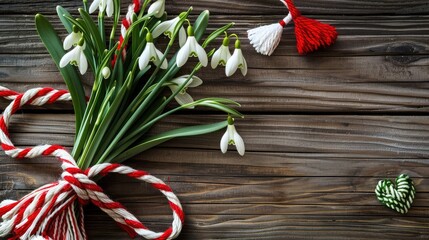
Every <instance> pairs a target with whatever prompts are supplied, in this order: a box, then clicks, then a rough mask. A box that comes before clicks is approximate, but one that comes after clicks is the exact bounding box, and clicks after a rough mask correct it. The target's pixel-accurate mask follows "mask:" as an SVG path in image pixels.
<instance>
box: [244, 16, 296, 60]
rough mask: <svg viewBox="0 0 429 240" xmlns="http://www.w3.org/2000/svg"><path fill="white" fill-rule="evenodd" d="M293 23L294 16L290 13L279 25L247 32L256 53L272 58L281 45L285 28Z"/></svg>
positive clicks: (275, 24)
mask: <svg viewBox="0 0 429 240" xmlns="http://www.w3.org/2000/svg"><path fill="white" fill-rule="evenodd" d="M290 21H292V15H291V14H290V13H289V14H288V15H287V16H286V17H285V18H284V19H283V20H281V21H280V22H278V23H274V24H270V25H266V26H261V27H257V28H254V29H250V30H248V31H247V33H248V38H249V40H250V44H252V46H253V47H254V48H255V50H256V52H258V53H260V54H263V55H268V56H271V54H273V52H274V50H275V49H276V48H277V46H278V45H279V43H280V40H281V38H282V33H283V28H284V27H285V26H286V25H287V24H288V23H289V22H290Z"/></svg>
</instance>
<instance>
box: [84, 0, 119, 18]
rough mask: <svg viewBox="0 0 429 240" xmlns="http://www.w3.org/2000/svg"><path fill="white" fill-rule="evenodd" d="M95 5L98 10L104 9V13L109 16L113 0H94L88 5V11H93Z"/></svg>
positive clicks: (112, 7) (111, 12) (111, 13)
mask: <svg viewBox="0 0 429 240" xmlns="http://www.w3.org/2000/svg"><path fill="white" fill-rule="evenodd" d="M97 7H98V9H99V11H100V12H104V10H106V14H107V16H108V17H111V16H112V15H113V10H114V6H113V0H94V1H93V2H92V3H91V5H90V6H89V13H93V12H95V10H96V9H97Z"/></svg>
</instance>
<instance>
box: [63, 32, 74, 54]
mask: <svg viewBox="0 0 429 240" xmlns="http://www.w3.org/2000/svg"><path fill="white" fill-rule="evenodd" d="M74 43H75V42H74V38H73V35H72V33H71V34H69V35H67V37H66V38H65V39H64V43H63V48H64V50H69V49H70V48H71V47H72V46H73V44H74Z"/></svg>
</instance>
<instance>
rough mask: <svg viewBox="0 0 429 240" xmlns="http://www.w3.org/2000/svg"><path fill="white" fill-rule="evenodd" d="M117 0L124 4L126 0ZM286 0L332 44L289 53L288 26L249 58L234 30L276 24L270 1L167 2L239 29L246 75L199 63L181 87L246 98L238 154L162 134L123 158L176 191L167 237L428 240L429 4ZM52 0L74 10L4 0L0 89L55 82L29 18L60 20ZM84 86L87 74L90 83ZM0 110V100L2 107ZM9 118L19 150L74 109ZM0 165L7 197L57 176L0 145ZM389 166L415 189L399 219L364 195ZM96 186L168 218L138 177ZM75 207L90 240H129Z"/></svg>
mask: <svg viewBox="0 0 429 240" xmlns="http://www.w3.org/2000/svg"><path fill="white" fill-rule="evenodd" d="M91 1H92V0H89V2H91ZM122 2H123V3H122V7H123V9H125V8H126V7H127V5H128V1H122ZM295 2H296V4H297V6H298V7H299V9H300V10H301V11H302V12H303V14H305V15H309V16H310V17H314V18H316V19H319V20H322V21H323V22H327V23H330V24H332V25H334V26H335V27H336V28H337V30H338V32H339V38H338V40H337V42H336V43H335V45H334V46H332V47H329V48H328V49H322V50H320V51H317V52H315V53H313V54H310V55H308V56H299V55H298V54H297V52H296V47H295V44H296V42H295V39H294V36H293V26H288V27H286V29H285V32H284V36H283V38H282V41H281V43H280V45H279V47H278V49H277V50H276V52H275V53H274V54H273V56H271V57H264V56H261V55H258V54H256V53H255V52H254V50H253V49H252V47H251V46H250V44H249V42H248V40H247V39H246V37H245V36H246V31H247V30H248V29H250V28H253V27H256V26H260V25H264V24H270V23H273V22H276V21H277V20H278V19H281V18H283V17H284V15H285V14H286V13H287V10H286V9H285V8H284V6H283V5H282V4H281V3H280V2H279V1H278V0H269V1H260V0H246V1H242V0H229V1H221V0H192V1H191V0H183V1H177V0H167V3H168V5H167V11H168V12H169V14H170V15H175V14H177V13H179V12H181V11H183V10H185V9H187V8H188V6H190V5H193V7H194V12H193V14H192V16H191V19H195V17H196V15H195V14H197V13H198V12H200V11H202V10H203V9H210V11H211V13H212V17H211V24H210V25H209V29H211V30H213V29H215V28H218V27H220V26H222V25H224V24H226V23H228V22H231V21H234V22H235V23H236V24H235V26H234V32H236V33H237V34H238V35H239V36H241V37H242V48H243V50H244V53H245V55H246V58H247V59H248V65H249V73H248V75H247V76H246V77H242V76H240V75H238V74H237V75H235V76H234V77H233V78H226V77H225V76H224V73H223V69H220V70H215V71H213V70H211V69H204V70H203V71H202V72H200V73H199V74H198V75H199V76H200V77H202V78H203V79H204V85H202V86H201V87H199V88H196V89H191V90H190V91H189V92H190V93H191V94H192V95H193V96H194V98H197V99H198V98H203V97H207V96H220V97H228V98H231V99H234V100H236V101H239V102H240V103H241V104H242V107H241V108H240V110H241V111H243V112H244V113H246V117H245V119H239V120H237V129H238V131H239V132H240V134H241V135H242V136H243V138H244V139H245V141H246V156H245V157H239V156H238V154H236V153H235V152H234V148H233V147H231V149H230V151H229V152H228V153H227V154H222V153H221V152H220V151H219V149H218V148H219V147H218V145H219V139H220V137H221V135H222V134H223V132H222V131H220V132H217V133H213V134H209V135H205V136H200V137H198V138H183V139H176V140H173V141H171V142H168V143H165V144H163V145H161V146H160V147H157V148H155V149H152V150H149V151H147V152H145V153H144V154H142V155H140V156H136V157H134V158H133V159H132V160H129V161H128V162H127V163H126V164H127V165H130V166H132V167H134V168H138V169H143V170H146V171H149V172H151V173H152V174H154V175H156V176H158V177H160V178H161V179H163V180H164V181H165V182H167V183H168V184H169V185H171V187H172V188H173V189H174V191H175V192H176V193H177V194H178V196H179V198H180V199H181V201H182V203H183V204H184V209H185V213H186V224H185V227H184V229H183V232H182V234H181V235H180V237H179V239H249V240H251V239H258V240H259V239H326V240H337V239H338V240H342V239H350V240H360V239H401V240H407V239H412V240H414V239H429V227H428V221H429V216H428V212H429V77H428V76H429V67H428V66H429V27H428V26H429V3H428V1H427V0H411V1H402V0H401V1H400V0H389V1H385V0H374V1H370V0H360V1H355V0H354V1H345V0H330V1H324V0H311V1H298V0H296V1H295ZM57 4H60V5H62V6H64V7H66V8H67V9H69V10H71V12H72V13H73V14H77V11H76V9H77V7H80V6H81V1H75V0H73V1H72V0H62V1H53V0H44V1H23V0H15V1H6V0H0V85H2V86H6V87H10V88H12V89H14V90H18V91H25V90H27V89H29V88H33V87H40V86H52V87H55V88H65V85H64V84H63V81H62V80H61V76H60V75H59V73H58V70H57V69H56V67H55V66H54V65H53V63H52V61H51V60H50V58H49V56H48V54H47V52H46V50H45V49H44V47H43V45H42V43H41V41H40V40H39V38H38V36H37V34H36V31H35V27H34V15H35V14H36V13H38V12H41V13H43V14H45V15H46V16H47V17H48V19H50V20H51V21H52V23H53V25H54V27H55V28H57V29H59V30H60V29H62V27H61V25H60V23H59V21H58V19H57V16H56V13H55V6H56V5H57ZM94 16H95V15H94ZM107 25H109V23H107ZM60 35H61V37H64V31H62V30H60ZM163 44H165V41H164V40H161V41H160V42H158V43H157V46H159V47H160V48H163V47H164V45H163ZM219 44H220V42H219V41H217V42H216V43H215V44H213V47H217V45H219ZM187 70H188V69H184V70H183V71H182V73H186V72H187ZM90 79H91V76H90V75H89V76H87V77H86V78H85V79H84V84H85V86H86V89H87V91H89V89H90V86H91V81H90ZM7 104H8V102H7V101H4V100H0V109H4V107H5V106H6V105H7ZM197 110H199V111H198V112H197V115H195V114H194V113H195V112H192V113H193V114H192V117H191V115H190V113H191V112H184V113H182V114H181V115H175V116H173V117H171V118H168V119H165V120H164V121H162V122H161V123H160V124H158V125H157V126H156V127H155V129H154V130H153V131H152V132H151V133H150V134H153V133H155V132H159V131H164V130H167V129H171V128H175V127H181V126H187V125H193V124H203V123H207V122H211V121H217V120H221V119H223V118H224V116H220V115H216V114H218V113H214V112H208V111H207V110H206V109H197ZM19 113H20V114H18V115H17V116H14V117H13V119H12V126H11V135H12V140H13V141H15V142H16V143H17V144H18V145H19V146H23V147H24V146H31V145H34V144H49V143H56V144H60V145H64V146H66V148H68V149H70V148H71V146H72V145H73V138H74V136H73V134H74V116H73V115H72V107H71V105H70V103H64V104H53V105H49V106H44V107H41V108H34V107H25V108H24V110H21V111H19ZM0 160H1V164H0V199H8V198H10V199H17V198H19V197H21V196H23V195H24V194H27V193H29V192H30V191H31V190H32V189H34V188H37V187H39V186H41V185H43V184H46V183H49V182H52V181H56V180H57V179H58V177H59V175H60V168H59V163H58V161H57V160H56V159H53V158H46V157H44V158H36V159H22V160H16V159H11V158H9V157H8V156H6V155H5V154H4V152H0ZM400 173H406V174H409V175H410V176H411V177H412V179H413V180H414V183H415V185H416V188H417V195H416V199H415V202H414V204H413V207H412V208H411V211H410V212H409V213H408V214H406V215H400V214H397V213H395V212H393V211H391V210H390V209H388V208H385V207H383V206H381V205H380V204H379V203H378V201H377V199H376V198H375V195H374V193H373V191H374V188H375V185H376V184H377V182H378V181H379V180H380V179H384V178H390V179H394V178H395V177H396V176H398V175H399V174H400ZM99 183H100V185H101V186H102V187H103V188H104V189H105V190H106V192H107V193H108V194H109V195H110V196H112V198H114V199H116V200H119V201H120V202H122V203H124V205H125V206H126V207H127V208H128V209H129V210H130V211H131V212H133V213H135V214H136V216H137V217H139V219H142V220H143V221H144V222H145V224H147V226H148V227H150V228H153V229H155V230H159V231H162V230H165V228H167V227H168V226H169V223H170V221H171V220H172V217H171V212H170V210H169V209H168V206H167V205H166V201H165V199H164V198H163V197H162V196H161V194H160V193H159V192H157V191H155V190H154V189H152V188H151V187H150V186H149V185H147V184H144V183H141V182H138V181H136V180H133V179H128V178H126V177H123V176H118V175H111V176H110V175H109V176H106V177H104V178H103V179H101V180H100V181H99ZM86 211H87V212H86V213H87V214H86V216H85V220H86V227H87V230H88V233H89V236H90V239H100V240H101V239H103V240H106V239H115V240H122V239H129V237H128V236H127V235H126V234H125V233H124V232H122V231H121V230H120V229H119V228H118V227H117V226H116V225H115V224H114V222H113V221H112V220H111V219H109V217H107V216H106V215H105V214H104V213H103V212H101V211H100V210H99V209H97V208H96V207H94V206H91V205H90V206H87V207H86Z"/></svg>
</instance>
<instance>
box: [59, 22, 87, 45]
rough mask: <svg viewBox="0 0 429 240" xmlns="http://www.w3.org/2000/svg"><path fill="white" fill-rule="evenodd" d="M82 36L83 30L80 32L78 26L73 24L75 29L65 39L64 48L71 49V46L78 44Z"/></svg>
mask: <svg viewBox="0 0 429 240" xmlns="http://www.w3.org/2000/svg"><path fill="white" fill-rule="evenodd" d="M82 37H83V34H82V32H79V30H78V29H77V27H76V26H73V31H72V32H71V33H70V34H69V35H67V37H66V38H65V39H64V42H63V47H64V50H69V49H70V48H71V47H73V46H76V45H77V44H78V42H79V41H80V39H81V38H82Z"/></svg>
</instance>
